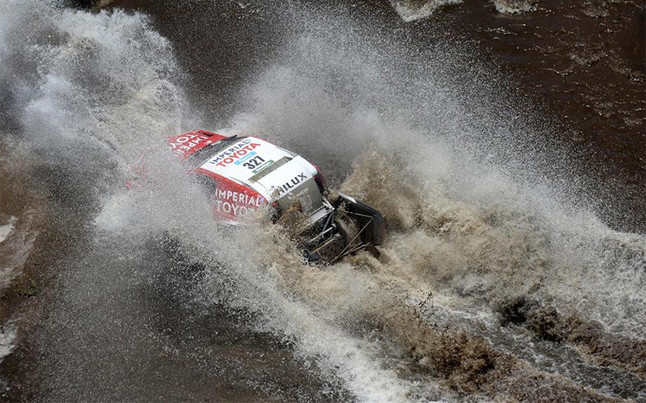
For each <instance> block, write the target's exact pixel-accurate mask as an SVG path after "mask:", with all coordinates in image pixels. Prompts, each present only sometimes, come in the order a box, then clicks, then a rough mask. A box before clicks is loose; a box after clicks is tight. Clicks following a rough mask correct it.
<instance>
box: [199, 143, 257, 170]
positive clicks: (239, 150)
mask: <svg viewBox="0 0 646 403" xmlns="http://www.w3.org/2000/svg"><path fill="white" fill-rule="evenodd" d="M256 147H260V144H258V143H252V139H244V140H242V141H240V142H239V143H236V144H235V145H234V146H232V147H229V148H228V149H227V150H225V151H222V152H221V153H220V154H218V155H217V156H216V157H215V158H213V159H211V160H210V161H209V162H208V163H209V164H213V165H217V166H220V167H225V166H227V165H230V164H231V163H234V162H236V161H237V160H239V159H240V158H242V157H244V156H245V155H247V154H249V153H251V152H253V149H254V148H256Z"/></svg>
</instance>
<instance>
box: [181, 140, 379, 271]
mask: <svg viewBox="0 0 646 403" xmlns="http://www.w3.org/2000/svg"><path fill="white" fill-rule="evenodd" d="M168 143H169V145H170V147H171V149H172V150H173V152H174V153H175V154H176V155H177V157H178V158H179V160H180V161H182V163H183V164H184V165H185V166H187V169H188V171H189V172H190V174H191V175H192V176H193V178H194V179H196V180H197V181H198V182H199V183H200V184H201V185H202V186H203V187H204V189H205V190H206V192H207V194H208V197H209V198H210V200H211V205H212V209H213V213H214V216H215V217H216V218H217V219H219V220H221V221H223V222H225V223H229V224H233V225H237V224H241V223H245V222H247V221H248V220H245V217H246V216H248V215H249V214H250V213H252V212H254V211H257V210H259V209H261V208H263V209H265V210H266V211H267V214H269V215H270V216H271V219H272V221H273V222H275V223H277V224H279V225H282V226H283V227H284V228H285V229H286V230H288V232H289V233H290V234H291V235H292V236H293V238H294V239H295V240H296V242H297V244H298V245H299V247H300V248H301V249H302V250H303V253H304V256H305V257H306V258H307V260H308V261H320V262H327V263H333V262H335V261H338V260H339V259H341V258H342V257H344V256H346V255H349V254H352V253H355V252H357V251H360V250H364V249H365V250H368V251H369V252H371V253H373V254H375V255H378V251H377V249H376V248H375V246H378V245H381V244H382V242H383V241H384V237H385V234H386V223H385V220H384V218H383V217H382V215H381V214H380V213H379V212H378V211H376V210H375V209H373V208H372V207H370V206H368V205H366V204H364V203H362V202H360V201H358V200H356V199H354V198H353V197H350V196H347V195H345V194H342V193H339V192H332V191H330V190H329V189H328V188H327V186H326V183H325V178H324V176H323V174H322V173H321V170H320V169H319V167H318V166H316V165H314V164H312V163H310V162H308V161H307V160H306V159H304V158H303V157H301V156H299V155H297V154H295V153H293V152H291V151H288V150H285V149H284V148H281V147H278V146H276V145H274V144H272V143H270V142H268V141H265V140H262V139H260V138H257V137H254V136H239V135H233V136H225V135H222V134H218V133H213V132H209V131H205V130H193V131H189V132H186V133H182V134H178V135H174V136H171V137H169V138H168Z"/></svg>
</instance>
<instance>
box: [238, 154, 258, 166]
mask: <svg viewBox="0 0 646 403" xmlns="http://www.w3.org/2000/svg"><path fill="white" fill-rule="evenodd" d="M254 155H256V152H255V151H252V152H250V153H249V154H247V155H245V156H244V157H242V158H240V159H239V160H237V161H235V162H234V164H236V165H240V164H242V163H243V162H245V161H247V160H248V159H249V158H251V157H253V156H254Z"/></svg>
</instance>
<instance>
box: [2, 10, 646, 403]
mask: <svg viewBox="0 0 646 403" xmlns="http://www.w3.org/2000/svg"><path fill="white" fill-rule="evenodd" d="M232 7H238V6H237V5H233V6H232ZM272 7H275V8H276V10H278V12H280V14H281V16H282V18H283V20H282V21H280V22H278V21H277V22H275V24H277V26H275V27H273V28H274V30H275V31H274V35H277V36H279V38H280V40H276V41H275V42H276V43H278V45H276V49H273V50H272V52H268V55H267V60H266V61H265V62H264V63H262V64H261V65H260V67H257V68H254V69H251V68H250V71H249V72H248V74H246V75H245V77H244V81H242V82H235V83H231V87H229V88H227V89H226V90H225V89H222V92H221V94H222V96H224V97H230V102H229V103H230V104H231V105H235V108H233V109H226V110H220V109H218V102H222V101H223V100H222V99H220V100H218V102H213V101H212V100H211V99H208V98H207V99H202V100H201V98H200V97H199V96H195V95H194V94H192V93H191V89H190V88H189V86H188V85H187V84H186V83H187V82H189V81H191V80H198V81H199V80H200V77H199V74H198V76H197V77H187V76H188V75H190V74H192V73H189V72H186V71H184V70H183V66H182V65H181V64H180V63H178V61H177V53H178V52H181V50H180V49H176V48H174V44H173V43H172V42H171V41H170V40H169V39H166V38H164V37H163V36H162V35H161V34H159V33H158V32H156V31H155V29H154V28H153V22H152V21H151V19H150V18H149V17H147V16H145V15H144V14H141V13H126V12H124V11H122V10H120V9H118V8H115V9H114V10H111V11H100V12H91V11H79V10H72V9H69V8H64V7H62V6H59V5H56V4H49V3H44V2H39V1H31V0H27V1H20V2H18V1H9V0H4V1H2V2H0V77H1V78H0V80H1V81H0V91H1V94H0V96H1V98H0V99H2V102H3V109H4V110H5V112H4V113H3V114H2V115H0V116H1V117H2V119H1V120H0V124H1V125H2V126H0V133H2V140H1V141H2V147H3V148H0V151H2V153H1V154H0V158H1V159H2V163H3V168H2V170H3V171H2V172H3V176H0V178H3V180H4V178H5V176H4V175H5V174H4V172H5V171H6V172H7V173H8V174H7V175H8V176H6V177H8V178H29V179H28V180H25V181H24V182H22V183H13V184H12V185H11V186H8V187H7V191H9V190H10V191H11V192H14V193H19V192H22V193H25V194H28V195H30V196H29V198H30V200H31V202H30V203H27V204H26V205H25V207H24V210H21V211H19V212H18V213H16V214H18V215H16V217H13V216H11V219H10V220H9V219H8V220H7V222H6V223H5V222H0V235H2V237H1V238H2V239H1V242H3V243H0V246H2V247H4V242H5V238H6V239H7V242H13V241H12V239H15V240H18V239H19V238H20V237H19V235H20V233H23V234H30V235H29V237H25V241H24V242H23V243H22V249H21V250H20V252H19V253H18V252H12V253H15V258H13V257H12V256H14V255H9V254H8V255H7V256H8V257H7V259H8V260H9V263H7V264H8V265H7V267H8V268H9V269H10V271H11V273H13V274H11V276H19V272H20V270H22V269H21V267H22V266H21V264H19V263H20V262H21V260H20V256H19V255H21V256H22V255H29V256H32V257H31V259H35V260H36V261H39V262H41V264H40V265H38V267H41V268H42V270H46V271H47V273H49V274H48V276H49V277H47V278H48V281H50V282H51V284H50V283H47V284H43V285H39V286H38V287H41V288H42V289H39V291H38V292H37V293H36V292H35V291H34V292H35V293H36V294H37V295H40V297H39V296H37V297H35V298H42V299H43V301H47V304H46V305H47V306H46V307H44V308H42V310H43V311H42V312H44V313H35V312H39V311H38V310H36V309H35V308H33V307H31V308H30V309H29V310H25V311H24V312H20V313H16V314H15V315H13V316H11V317H10V318H8V319H5V320H4V322H3V328H2V330H1V331H0V336H2V337H0V339H1V343H0V355H2V356H6V357H5V360H7V362H9V364H7V363H5V365H12V366H13V367H11V368H23V369H22V372H21V370H16V371H14V372H12V373H11V374H10V375H7V374H8V373H9V370H3V372H2V374H3V377H4V378H6V380H3V382H5V384H6V385H7V387H6V390H7V392H6V393H5V395H6V396H9V397H10V398H13V399H16V400H31V399H35V400H39V401H40V400H55V401H58V400H74V401H76V400H156V399H161V400H180V401H186V400H256V399H262V400H299V399H303V400H334V401H337V400H344V401H345V400H347V401H354V400H358V401H429V400H444V401H446V400H461V399H471V398H473V399H475V400H491V399H494V400H525V399H530V400H531V399H532V398H536V399H560V400H579V399H589V400H603V399H604V398H607V397H610V398H626V399H635V400H641V399H646V367H645V366H644V362H646V326H645V323H646V294H645V293H644V292H643V290H644V287H645V286H646V237H645V236H644V235H643V234H635V233H625V232H621V231H617V230H612V229H610V228H609V227H608V226H607V225H606V224H604V223H603V222H602V221H601V220H600V219H599V218H598V217H597V215H596V214H595V212H594V210H593V206H594V203H592V202H589V201H587V200H586V199H585V197H583V196H581V189H582V185H581V182H582V179H581V177H580V176H579V175H585V173H580V171H579V169H578V168H577V167H575V166H574V165H575V161H572V160H571V159H570V158H569V154H568V152H567V151H566V150H564V149H563V148H561V147H560V146H559V145H558V144H556V143H555V142H551V141H550V140H549V139H550V138H551V137H555V136H551V133H553V132H554V131H555V130H556V129H555V128H554V126H553V125H552V124H551V122H550V121H549V118H546V117H544V116H542V115H541V112H540V111H539V110H537V109H535V108H533V107H532V106H531V105H529V103H528V102H527V101H525V100H523V99H520V98H518V97H517V96H514V95H513V94H512V91H511V90H510V89H508V86H509V85H511V84H509V82H508V81H507V80H506V79H505V78H504V77H501V76H500V75H498V74H497V73H495V72H493V71H492V70H491V69H489V68H488V67H487V66H484V65H482V64H479V63H478V61H477V54H475V53H474V52H475V51H474V50H473V49H472V48H471V47H470V46H469V45H468V44H462V43H455V42H450V41H445V40H438V42H437V43H434V44H430V45H428V46H427V47H426V48H419V47H415V46H412V44H411V43H409V42H408V41H407V40H406V38H404V37H402V36H401V34H399V33H397V32H390V31H388V30H380V29H374V25H375V21H372V20H369V21H363V20H361V19H358V18H357V17H356V16H354V15H353V14H352V13H351V12H349V11H348V10H346V9H339V8H334V7H332V6H330V7H329V8H328V7H327V6H316V7H315V6H311V5H308V4H300V2H285V3H280V4H275V5H272ZM243 11H244V10H243ZM241 12H242V11H241ZM214 18H215V17H214ZM218 18H219V17H218ZM214 22H217V20H216V21H214ZM179 29H186V30H188V31H190V28H188V27H180V28H179ZM234 34H236V33H232V34H231V35H234ZM238 34H240V33H238ZM248 34H249V35H254V33H253V32H248ZM207 39H208V38H203V39H199V40H200V41H202V40H207ZM196 40H198V39H196ZM269 53H270V54H269ZM218 57H221V58H226V57H227V54H226V53H225V52H224V51H223V54H221V55H219V56H218ZM207 68H208V67H205V69H207ZM213 69H217V66H214V67H213ZM224 73H226V72H223V74H224ZM196 74H197V73H196ZM209 85H210V84H209V83H207V82H205V83H204V86H206V87H208V86H209ZM232 89H233V90H232ZM234 90H235V91H234ZM222 127H228V128H231V129H232V130H235V131H238V132H243V133H250V134H254V135H258V136H261V137H262V138H266V139H267V140H269V141H271V142H273V143H275V144H280V145H281V146H285V147H286V148H289V149H292V150H294V151H296V152H298V153H299V154H301V155H304V156H306V157H307V159H308V160H311V161H314V162H316V163H317V164H319V165H320V166H321V168H322V169H323V171H324V172H326V173H327V176H328V181H329V182H331V184H332V186H333V187H334V188H335V189H337V190H340V191H342V192H344V193H346V194H350V195H354V196H356V197H357V198H359V199H361V200H363V201H365V202H366V203H367V204H370V205H372V206H374V207H375V208H376V209H377V210H379V211H381V212H382V213H383V214H384V216H385V217H386V219H387V221H388V225H389V238H388V240H387V241H386V243H385V244H384V245H383V246H382V247H380V248H379V249H380V252H381V256H380V257H379V258H375V257H373V256H372V255H371V254H369V253H367V252H360V253H358V254H356V255H354V256H351V257H349V258H347V259H345V260H343V261H341V262H339V263H336V264H333V265H329V266H320V265H312V264H306V263H304V262H303V259H302V258H301V255H300V253H299V251H298V248H297V247H296V245H295V244H294V242H293V241H292V240H291V239H290V238H289V237H288V236H287V234H285V233H284V232H283V231H281V228H280V227H278V226H275V225H272V224H271V223H270V222H269V219H267V218H265V215H263V214H262V213H265V212H263V211H262V209H261V210H260V211H258V215H257V217H255V218H256V219H257V220H258V221H260V222H261V223H260V224H257V225H255V226H240V227H234V228H231V227H228V226H226V225H224V224H222V223H218V222H216V221H214V220H213V218H212V211H211V207H210V206H209V203H208V200H207V199H206V198H205V197H204V195H203V193H202V189H201V188H200V187H199V186H198V185H197V184H194V183H191V182H190V181H187V180H186V175H185V172H184V170H183V168H182V167H181V166H179V165H178V164H177V163H176V161H175V160H174V158H173V156H172V153H170V152H169V151H168V150H167V149H166V146H165V139H166V137H168V136H170V135H173V134H177V133H180V132H182V131H186V130H191V129H195V128H205V129H210V130H215V129H218V128H222ZM144 153H145V154H146V155H147V160H148V161H150V163H149V165H148V166H147V169H148V170H149V172H150V176H151V177H154V178H161V179H160V180H158V181H156V183H155V184H154V185H153V186H150V187H147V188H145V189H143V190H139V191H130V190H127V189H126V186H125V183H126V181H127V180H128V179H130V178H131V177H132V175H133V172H132V170H131V167H132V166H133V165H134V164H135V163H136V162H137V160H138V159H139V158H140V157H141V156H142V155H143V154H144ZM9 182H10V181H7V183H9ZM0 218H3V216H1V215H0ZM5 233H6V234H5ZM34 234H39V235H34ZM39 237H40V238H39ZM20 239H22V238H20ZM28 240H29V241H28ZM46 241H47V242H46ZM16 242H17V241H15V242H14V243H16ZM43 244H46V246H42V245H43ZM12 245H13V244H12ZM39 245H41V246H39ZM12 248H13V249H11V250H18V249H19V248H17V247H15V246H12ZM7 250H8V249H7ZM33 256H36V257H33ZM22 261H24V259H23V260H22ZM0 262H2V264H5V260H1V261H0ZM0 269H3V270H6V269H5V268H4V267H0ZM3 273H4V271H3ZM3 276H4V274H3ZM3 287H5V289H8V287H10V285H3ZM43 303H44V302H43ZM30 315H32V317H30ZM21 321H23V322H24V324H21V323H23V322H21ZM35 323H37V325H35ZM21 326H23V327H22V329H23V330H21ZM16 329H17V334H18V335H21V336H19V337H18V338H16ZM21 332H22V333H21ZM16 340H28V343H29V344H28V346H29V348H25V349H24V351H23V350H20V348H19V347H20V345H19V344H15V343H19V342H17V341H16ZM14 344H15V345H14ZM14 349H18V350H20V351H19V353H18V354H22V355H19V356H17V357H22V358H23V359H24V360H25V361H23V362H17V361H16V360H14V361H11V360H10V358H11V357H12V356H15V354H17V353H15V352H14V353H12V350H14ZM30 354H31V355H30ZM30 359H31V361H29V362H28V360H30ZM13 385H21V386H20V387H17V386H13ZM25 385H27V386H25ZM7 393H8V394H7Z"/></svg>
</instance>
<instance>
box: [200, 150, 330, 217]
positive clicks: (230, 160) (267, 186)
mask: <svg viewBox="0 0 646 403" xmlns="http://www.w3.org/2000/svg"><path fill="white" fill-rule="evenodd" d="M200 168H201V169H204V170H207V171H210V172H213V173H215V174H217V175H220V176H223V177H225V178H227V179H230V180H233V181H235V182H237V183H240V184H243V185H244V186H247V187H249V188H251V189H253V190H255V191H256V192H258V193H259V194H261V195H262V196H263V197H264V198H265V199H266V200H268V201H269V202H272V201H274V200H277V201H278V202H279V203H280V205H281V207H283V208H288V207H289V206H291V205H292V204H293V203H294V202H295V201H296V200H297V199H298V200H300V202H301V205H302V207H303V211H304V212H309V211H312V210H315V209H317V208H319V207H320V206H321V204H322V196H321V194H320V191H319V189H318V185H316V182H315V180H314V176H315V175H316V174H317V171H316V167H315V166H314V165H312V164H311V163H309V162H308V161H307V160H305V159H304V158H302V157H300V156H298V155H295V154H293V153H290V152H289V151H287V150H285V149H282V148H280V147H277V146H275V145H273V144H271V143H269V142H267V141H265V140H261V139H259V138H256V137H245V138H243V139H241V140H240V141H238V142H236V143H233V144H232V145H231V146H230V147H228V148H227V149H225V150H222V151H221V152H219V153H218V154H216V155H214V156H212V157H210V158H209V159H208V160H206V161H205V162H204V163H202V165H201V166H200Z"/></svg>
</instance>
